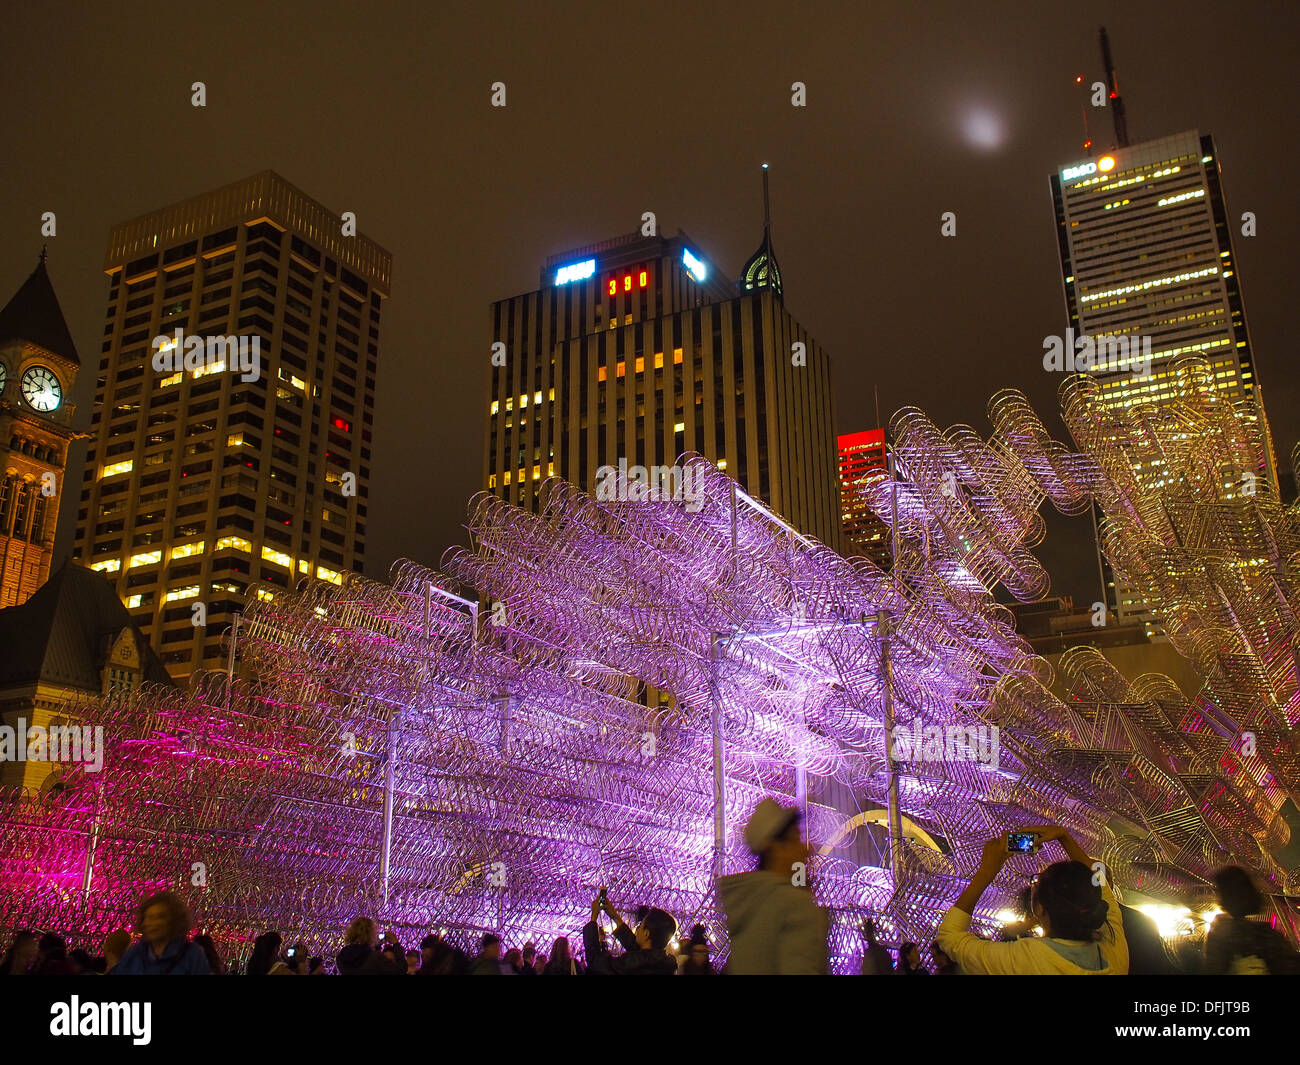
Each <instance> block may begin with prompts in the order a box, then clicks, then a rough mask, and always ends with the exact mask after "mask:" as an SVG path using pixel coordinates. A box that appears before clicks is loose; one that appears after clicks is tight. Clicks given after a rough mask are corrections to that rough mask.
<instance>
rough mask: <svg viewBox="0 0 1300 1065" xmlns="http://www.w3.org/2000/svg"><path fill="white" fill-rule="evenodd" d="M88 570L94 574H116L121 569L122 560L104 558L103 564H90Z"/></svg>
mask: <svg viewBox="0 0 1300 1065" xmlns="http://www.w3.org/2000/svg"><path fill="white" fill-rule="evenodd" d="M90 568H91V569H93V570H94V571H95V572H96V573H116V572H117V571H118V570H120V569H121V568H122V560H121V559H120V558H106V559H104V561H103V562H94V563H92V564H91V567H90Z"/></svg>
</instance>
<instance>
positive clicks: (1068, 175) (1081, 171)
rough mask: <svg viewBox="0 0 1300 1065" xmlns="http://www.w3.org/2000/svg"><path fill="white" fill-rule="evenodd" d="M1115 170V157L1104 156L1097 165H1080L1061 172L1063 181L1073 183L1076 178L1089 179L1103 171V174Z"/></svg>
mask: <svg viewBox="0 0 1300 1065" xmlns="http://www.w3.org/2000/svg"><path fill="white" fill-rule="evenodd" d="M1114 169H1115V157H1114V156H1113V155H1103V156H1102V157H1101V158H1100V159H1098V160H1097V161H1096V162H1095V163H1080V164H1079V165H1078V166H1071V167H1067V168H1066V169H1064V170H1062V171H1061V180H1062V181H1073V180H1074V179H1075V178H1081V177H1087V176H1088V175H1089V174H1095V173H1097V171H1101V172H1102V173H1103V174H1105V173H1107V172H1108V171H1111V170H1114Z"/></svg>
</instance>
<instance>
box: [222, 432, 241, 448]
mask: <svg viewBox="0 0 1300 1065" xmlns="http://www.w3.org/2000/svg"><path fill="white" fill-rule="evenodd" d="M243 445H244V434H243V433H231V434H230V435H229V436H227V437H226V447H243Z"/></svg>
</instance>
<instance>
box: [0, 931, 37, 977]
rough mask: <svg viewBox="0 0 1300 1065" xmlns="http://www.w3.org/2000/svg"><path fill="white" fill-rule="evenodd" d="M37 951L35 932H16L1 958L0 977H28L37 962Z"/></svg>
mask: <svg viewBox="0 0 1300 1065" xmlns="http://www.w3.org/2000/svg"><path fill="white" fill-rule="evenodd" d="M37 949H38V948H37V941H36V933H35V932H28V931H25V930H24V931H22V932H15V933H14V937H13V939H11V940H10V941H9V949H8V950H6V951H5V954H4V957H3V958H0V976H26V975H27V974H28V973H29V972H30V970H31V967H32V965H33V964H34V963H35V962H36V952H37Z"/></svg>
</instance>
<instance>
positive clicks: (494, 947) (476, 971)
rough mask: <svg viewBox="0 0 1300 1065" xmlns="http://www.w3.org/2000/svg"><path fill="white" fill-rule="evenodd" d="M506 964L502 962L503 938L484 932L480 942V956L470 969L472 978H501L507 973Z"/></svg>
mask: <svg viewBox="0 0 1300 1065" xmlns="http://www.w3.org/2000/svg"><path fill="white" fill-rule="evenodd" d="M506 972H507V969H506V968H505V963H504V962H503V961H502V960H501V937H500V936H498V935H496V934H494V933H492V932H484V933H483V936H482V938H481V939H479V941H478V956H477V957H475V959H474V963H473V965H472V966H471V967H470V975H471V976H501V975H502V974H503V973H506Z"/></svg>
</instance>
